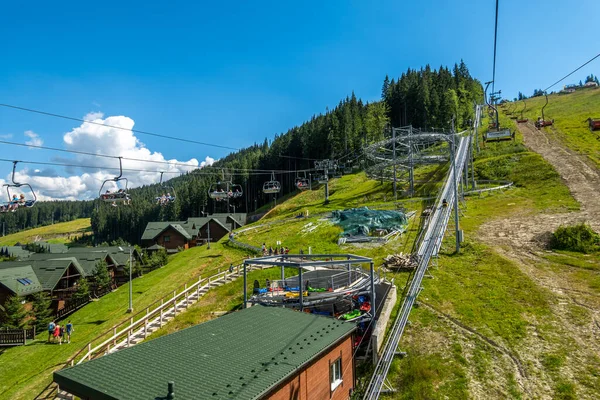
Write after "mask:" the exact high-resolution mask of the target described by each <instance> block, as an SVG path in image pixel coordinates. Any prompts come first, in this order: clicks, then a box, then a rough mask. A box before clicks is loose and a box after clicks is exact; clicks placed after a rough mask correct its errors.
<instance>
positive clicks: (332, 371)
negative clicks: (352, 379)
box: [329, 357, 342, 392]
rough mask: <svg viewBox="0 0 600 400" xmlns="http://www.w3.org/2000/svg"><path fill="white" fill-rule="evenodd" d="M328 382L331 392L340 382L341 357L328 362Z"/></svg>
mask: <svg viewBox="0 0 600 400" xmlns="http://www.w3.org/2000/svg"><path fill="white" fill-rule="evenodd" d="M329 383H331V391H332V392H333V391H334V390H335V389H336V388H337V387H338V386H340V384H341V383H342V357H340V358H338V359H337V360H335V361H334V362H332V363H331V364H329Z"/></svg>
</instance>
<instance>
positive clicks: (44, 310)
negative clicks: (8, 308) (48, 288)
mask: <svg viewBox="0 0 600 400" xmlns="http://www.w3.org/2000/svg"><path fill="white" fill-rule="evenodd" d="M32 312H33V316H34V317H35V330H36V332H43V331H44V330H45V329H46V328H47V326H48V324H49V323H50V321H52V320H53V315H52V300H51V299H50V296H49V295H48V293H46V292H39V293H36V294H34V295H33V305H32Z"/></svg>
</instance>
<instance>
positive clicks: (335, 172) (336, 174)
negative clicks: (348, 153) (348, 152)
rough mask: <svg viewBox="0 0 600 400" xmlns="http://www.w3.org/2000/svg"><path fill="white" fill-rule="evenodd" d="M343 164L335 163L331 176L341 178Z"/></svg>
mask: <svg viewBox="0 0 600 400" xmlns="http://www.w3.org/2000/svg"><path fill="white" fill-rule="evenodd" d="M344 168H345V167H344V164H339V165H336V168H335V169H334V170H333V177H334V178H341V177H342V171H343V170H344Z"/></svg>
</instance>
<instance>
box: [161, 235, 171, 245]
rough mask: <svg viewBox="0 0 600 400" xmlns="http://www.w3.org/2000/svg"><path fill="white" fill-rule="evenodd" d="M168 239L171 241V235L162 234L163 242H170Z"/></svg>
mask: <svg viewBox="0 0 600 400" xmlns="http://www.w3.org/2000/svg"><path fill="white" fill-rule="evenodd" d="M170 241H171V236H169V235H165V236H163V242H165V243H167V242H170Z"/></svg>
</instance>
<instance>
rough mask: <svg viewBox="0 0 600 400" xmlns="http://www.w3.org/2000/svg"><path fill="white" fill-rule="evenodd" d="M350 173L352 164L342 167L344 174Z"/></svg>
mask: <svg viewBox="0 0 600 400" xmlns="http://www.w3.org/2000/svg"><path fill="white" fill-rule="evenodd" d="M351 173H352V165H350V164H347V165H346V166H345V167H344V174H346V175H348V174H351Z"/></svg>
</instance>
